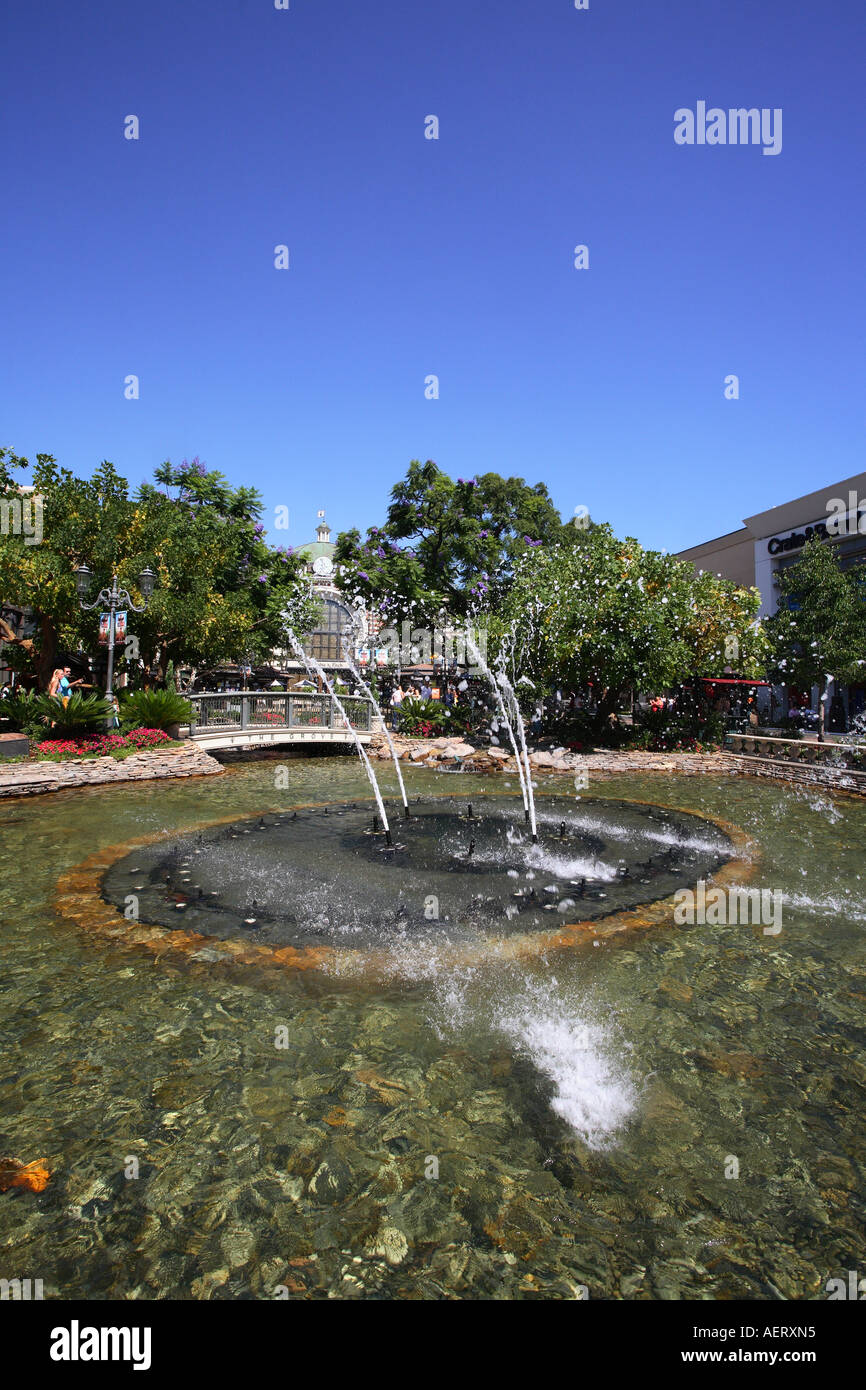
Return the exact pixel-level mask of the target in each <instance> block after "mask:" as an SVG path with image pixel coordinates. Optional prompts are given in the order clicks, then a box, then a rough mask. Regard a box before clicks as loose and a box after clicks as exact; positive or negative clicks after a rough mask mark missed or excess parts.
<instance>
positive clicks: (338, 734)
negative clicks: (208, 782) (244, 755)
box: [187, 691, 374, 751]
mask: <svg viewBox="0 0 866 1390" xmlns="http://www.w3.org/2000/svg"><path fill="white" fill-rule="evenodd" d="M187 699H188V700H189V702H190V704H191V705H192V709H193V716H192V719H191V720H190V726H189V733H190V738H192V739H193V740H194V741H195V742H196V743H197V744H199V745H200V746H201V747H202V748H206V749H207V750H208V751H210V750H212V749H220V748H267V747H271V746H273V745H275V744H285V743H291V744H323V743H325V744H332V745H333V744H341V743H342V744H347V745H349V747H350V748H352V747H354V744H355V740H354V737H353V732H352V731H354V733H355V734H357V737H358V738H359V740H360V742H361V743H369V742H370V739H371V738H372V735H373V717H374V711H373V704H372V701H370V700H368V699H366V698H364V697H362V696H358V695H341V696H340V704H341V705H342V707H343V709H344V710H345V712H346V717H347V718H348V721H349V724H350V725H351V729H349V728H347V727H346V720H345V719H344V718H343V716H342V714H341V713H340V711H339V709H338V708H337V705H336V702H335V700H334V698H333V696H331V695H317V694H315V693H312V692H307V691H304V692H302V693H300V694H294V693H292V694H288V695H287V694H286V693H285V692H278V693H276V694H271V693H267V694H264V693H261V692H258V691H256V692H251V693H249V694H246V693H245V694H241V692H240V691H237V692H235V691H228V692H226V693H224V694H215V693H211V692H209V691H202V692H199V693H198V694H196V695H188V696H187Z"/></svg>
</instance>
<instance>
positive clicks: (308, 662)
mask: <svg viewBox="0 0 866 1390" xmlns="http://www.w3.org/2000/svg"><path fill="white" fill-rule="evenodd" d="M288 638H289V642H290V643H291V646H292V651H293V652H294V653H295V656H296V657H297V658H298V660H299V661H302V662H303V663H304V666H305V667H306V668H307V674H308V675H311V676H318V677H319V680H320V681H321V682H322V684H323V686H324V687H325V689H326V690H327V692H328V694H329V695H330V697H331V699H332V700H333V701H334V704H335V705H336V706H337V709H338V710H339V711H340V715H341V717H342V720H343V723H344V724H345V726H346V728H347V729H348V730H349V733H350V734H351V735H352V738H353V739H354V741H355V747H356V748H357V750H358V756H359V757H360V759H361V762H362V763H363V765H364V771H365V772H366V774H367V777H368V779H369V782H370V786H371V787H372V788H373V793H374V795H375V797H376V805H377V806H378V808H379V815H380V816H381V817H382V825H383V826H384V829H385V843H386V844H387V845H390V844H391V828H390V826H389V825H388V817H387V815H386V813H385V803H384V801H383V800H382V793H381V792H380V790H379V783H378V782H377V781H376V774H375V772H374V771H373V767H372V764H371V762H370V759H369V758H368V757H367V754H366V753H365V752H364V747H363V744H362V743H361V740H360V739H359V738H358V735H357V732H356V730H355V729H354V728H353V726H352V721H351V719H350V718H349V716H348V714H347V713H346V711H345V709H344V708H343V706H342V704H341V702H340V697H339V696H338V694H337V692H336V691H335V689H334V687H333V685H332V684H331V682H330V680H329V679H328V673H327V671H326V670H325V669H324V667H323V666H321V665H320V664H319V662H318V661H317V660H316V658H315V657H314V656H308V655H307V653H306V652H305V651H304V649H303V647H302V646H301V644H300V642H299V641H298V639H297V637H296V636H295V634H294V633H293V632H292V629H291V628H289V629H288Z"/></svg>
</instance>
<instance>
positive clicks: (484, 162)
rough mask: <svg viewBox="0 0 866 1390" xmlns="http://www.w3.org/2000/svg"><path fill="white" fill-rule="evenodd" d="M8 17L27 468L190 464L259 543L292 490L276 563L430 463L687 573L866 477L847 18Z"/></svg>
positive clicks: (12, 10)
mask: <svg viewBox="0 0 866 1390" xmlns="http://www.w3.org/2000/svg"><path fill="white" fill-rule="evenodd" d="M0 24H2V41H3V52H4V65H3V66H4V80H3V93H2V131H0V141H2V153H3V203H4V213H5V216H4V222H5V224H6V226H5V232H4V238H3V240H4V250H3V258H2V273H3V281H4V284H3V296H2V303H3V320H4V331H3V334H2V346H0V354H2V360H0V392H2V398H0V408H2V415H0V419H2V426H3V428H2V439H0V442H2V443H6V444H10V445H13V446H14V447H15V448H16V449H17V450H18V451H19V452H21V453H25V454H30V455H32V454H35V453H36V452H37V451H45V452H49V453H54V454H56V455H57V457H58V459H59V460H60V461H61V462H62V463H63V464H65V465H66V466H68V467H70V468H72V469H74V470H75V471H78V472H89V471H91V470H92V469H93V468H94V467H95V466H96V464H97V463H98V462H99V461H100V460H101V459H102V458H109V459H111V460H112V461H113V462H114V463H115V464H116V465H117V467H118V468H119V469H120V471H121V472H122V473H124V474H125V476H127V477H128V478H129V479H130V481H131V482H132V483H133V484H137V483H139V482H140V481H141V480H142V479H143V478H144V477H146V476H149V475H150V473H151V471H152V469H153V467H154V466H155V465H156V464H158V463H159V462H161V461H162V460H163V459H165V458H170V459H172V460H173V461H174V462H180V460H181V459H182V458H183V457H184V456H187V457H192V456H193V455H196V454H198V455H199V456H200V457H201V458H202V459H204V460H205V461H206V462H207V463H208V464H209V465H210V466H211V467H214V468H219V469H220V470H221V471H223V472H224V473H225V474H226V475H227V476H228V477H229V478H230V479H231V480H233V481H235V482H241V481H243V482H246V483H250V484H253V485H255V486H257V487H258V488H259V489H260V491H261V492H262V494H263V496H264V500H265V503H266V507H267V511H266V514H265V521H266V524H268V525H269V528H270V525H271V523H272V518H273V508H274V507H275V506H277V505H280V504H287V505H288V506H289V508H290V514H291V521H292V525H291V530H290V531H289V533H288V534H286V533H285V532H276V533H275V532H273V531H272V530H271V537H272V539H274V540H278V541H288V542H289V543H290V544H297V543H300V542H301V541H304V540H307V539H309V538H310V537H311V536H312V533H313V530H314V527H315V518H316V511H317V510H318V508H320V507H325V508H326V509H327V514H328V520H329V521H330V522H331V524H332V526H333V527H334V528H335V530H336V529H342V528H344V527H347V526H350V525H352V524H357V525H359V526H360V527H361V528H362V529H363V528H364V527H366V526H367V525H369V524H377V523H379V522H380V521H381V520H382V518H383V515H384V511H385V506H386V503H387V497H388V493H389V490H390V488H391V486H392V484H393V483H394V482H395V481H396V480H397V478H398V477H399V476H401V475H402V473H403V472H404V471H405V468H406V465H407V464H408V462H409V460H410V459H411V458H414V457H417V458H420V459H426V458H433V459H435V460H436V462H437V463H438V464H439V466H440V467H441V468H443V469H445V470H446V471H447V472H450V473H451V474H452V475H453V476H455V477H456V476H468V475H471V474H472V473H474V472H476V471H484V470H487V469H494V470H497V471H499V472H503V473H506V474H512V473H513V474H518V475H522V476H524V477H525V478H526V479H527V480H528V481H530V482H536V481H539V480H541V481H545V482H546V483H547V484H548V485H549V487H550V489H551V492H552V494H553V497H554V500H555V502H556V503H557V505H558V506H559V507H560V509H561V510H562V512H563V514H564V515H570V514H571V513H572V512H573V510H574V508H575V507H576V506H578V505H581V504H582V505H586V506H588V507H589V508H590V511H591V514H592V516H593V518H595V519H598V520H610V521H611V522H612V523H613V525H614V527H615V528H616V529H617V530H619V531H621V532H628V533H630V534H634V535H636V536H638V537H639V538H640V539H641V540H642V541H643V542H644V543H646V544H650V545H655V546H659V547H665V548H667V549H671V550H675V549H679V548H681V547H684V546H687V545H691V544H695V543H697V542H698V541H701V540H704V539H707V538H709V537H711V536H714V535H718V534H721V533H722V532H725V531H728V530H731V529H733V528H735V527H737V526H738V525H739V524H740V520H741V518H742V517H743V516H746V515H749V514H751V513H753V512H756V511H759V510H761V509H762V508H764V507H767V506H771V505H773V504H775V503H778V502H781V501H784V500H786V499H788V498H791V497H795V496H798V495H799V494H801V493H805V492H810V491H812V490H813V489H815V488H819V487H821V486H823V485H824V484H825V483H831V482H834V481H836V480H838V479H841V478H845V477H848V476H850V475H851V474H853V473H856V472H858V471H860V470H861V469H862V468H863V466H864V465H863V439H864V385H863V383H864V366H866V363H864V295H863V286H864V224H866V216H864V212H866V208H864V202H866V196H864V168H866V158H864V138H863V135H864V121H863V115H862V112H863V55H864V52H866V6H864V4H863V3H862V0H822V3H821V4H816V3H812V2H811V0H729V3H726V4H712V3H709V0H656V3H653V0H590V8H589V10H587V11H577V10H575V9H574V6H573V0H437V3H435V4H427V3H420V0H418V2H417V3H412V0H364V3H360V2H359V0H291V8H290V9H289V10H288V11H277V10H275V9H274V7H273V0H142V3H136V4H123V3H120V4H118V3H116V2H115V0H97V2H96V3H94V0H83V2H82V3H75V4H72V3H63V2H62V0H40V3H33V0H23V2H22V0H8V3H7V4H6V6H5V7H4V18H3V20H2V21H0ZM699 100H706V101H707V102H708V103H709V105H711V106H713V105H717V106H719V107H722V108H729V107H737V106H747V107H752V106H756V107H761V108H762V107H770V108H775V107H781V108H782V110H783V113H784V116H783V149H782V152H781V154H779V155H778V156H775V157H771V156H765V155H763V154H762V151H761V149H760V148H756V147H751V146H750V147H740V146H726V147H710V146H704V147H697V146H694V147H685V146H683V147H681V146H678V145H676V144H675V143H674V139H673V131H674V111H675V110H676V109H677V108H679V107H691V108H692V109H694V108H695V106H696V103H697V102H698V101H699ZM129 114H135V115H137V116H138V117H139V118H140V122H141V131H140V139H139V140H138V141H137V142H136V141H128V140H125V139H124V137H123V122H124V117H125V116H127V115H129ZM431 114H434V115H436V116H438V117H439V121H440V138H439V140H438V141H431V140H426V139H425V138H424V119H425V117H426V116H428V115H431ZM280 243H286V244H287V245H288V246H289V248H290V256H291V268H290V269H289V270H288V271H285V272H281V271H277V270H276V269H274V265H273V261H274V247H275V245H277V244H280ZM578 243H585V244H587V245H588V246H589V248H590V268H589V270H588V271H577V270H575V269H574V268H573V248H574V246H575V245H576V244H578ZM131 373H134V374H136V375H138V376H139V378H140V383H141V397H140V399H139V400H138V401H127V400H125V399H124V395H123V383H124V378H125V377H126V376H127V375H128V374H131ZM431 373H435V374H436V375H438V376H439V378H440V391H441V394H440V398H439V400H437V401H428V400H426V399H425V397H424V379H425V377H426V376H427V375H428V374H431ZM729 373H736V374H737V375H738V376H739V378H740V392H741V396H740V399H739V400H738V401H727V400H725V399H724V394H723V390H724V379H725V377H726V376H727V375H728V374H729Z"/></svg>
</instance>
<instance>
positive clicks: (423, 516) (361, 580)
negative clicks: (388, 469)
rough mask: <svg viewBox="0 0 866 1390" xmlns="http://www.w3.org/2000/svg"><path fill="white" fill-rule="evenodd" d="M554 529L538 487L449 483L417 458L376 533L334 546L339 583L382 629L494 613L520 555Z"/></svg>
mask: <svg viewBox="0 0 866 1390" xmlns="http://www.w3.org/2000/svg"><path fill="white" fill-rule="evenodd" d="M561 532H562V522H561V520H560V516H559V513H558V511H557V510H556V508H555V507H554V505H553V503H552V501H551V499H550V496H549V494H548V491H547V488H546V487H545V485H544V484H543V483H536V484H534V486H530V485H529V484H527V483H526V482H525V481H524V480H523V478H503V477H501V476H500V474H498V473H482V474H480V475H477V476H476V477H473V478H458V479H457V480H456V482H455V481H454V480H453V479H452V478H450V477H449V476H448V475H447V474H446V473H443V472H442V470H441V469H440V468H438V467H437V465H436V464H435V463H433V462H432V461H430V460H428V461H427V462H426V463H420V462H419V461H418V460H417V459H415V460H413V461H412V462H411V463H410V464H409V468H408V470H407V472H406V476H405V478H403V479H401V481H400V482H399V483H397V485H396V486H395V487H394V488H393V490H392V492H391V503H390V506H389V508H388V513H387V517H386V519H385V523H384V525H383V526H381V527H379V526H372V527H370V529H369V530H368V531H367V535H366V538H365V539H364V540H362V539H361V536H360V533H359V531H358V530H357V529H355V530H351V531H345V532H342V533H341V534H340V535H339V536H338V537H337V545H336V553H335V557H334V558H335V561H336V563H337V565H338V566H339V570H338V573H339V577H340V583H341V586H342V587H343V589H344V590H345V591H346V592H347V593H349V594H352V595H355V596H360V597H362V598H363V600H364V602H365V604H366V605H367V606H368V607H370V608H373V609H376V610H378V611H379V612H380V614H381V616H382V617H383V618H384V619H386V620H387V621H388V622H397V621H399V620H401V619H403V618H407V617H411V618H415V619H416V620H418V621H421V622H425V621H426V622H428V623H430V624H434V623H435V622H436V620H437V618H438V616H439V614H440V613H441V612H443V611H444V612H445V613H447V614H448V615H449V617H451V618H452V619H458V618H461V617H465V616H466V615H467V614H468V613H469V612H470V611H471V610H472V609H473V608H474V607H477V606H478V605H479V603H481V604H494V605H495V604H497V603H499V602H500V601H501V599H502V597H503V595H504V594H505V593H506V592H507V590H508V587H509V585H510V584H511V582H512V580H513V577H514V574H515V570H516V566H517V564H518V562H519V560H520V557H521V556H522V555H523V554H525V553H526V551H527V550H529V549H531V548H533V547H534V546H538V545H541V544H545V543H548V542H550V541H553V540H555V539H556V538H557V537H559V536H560V534H561Z"/></svg>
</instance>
